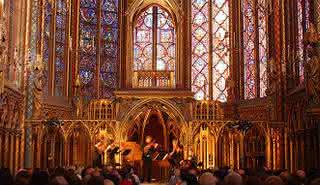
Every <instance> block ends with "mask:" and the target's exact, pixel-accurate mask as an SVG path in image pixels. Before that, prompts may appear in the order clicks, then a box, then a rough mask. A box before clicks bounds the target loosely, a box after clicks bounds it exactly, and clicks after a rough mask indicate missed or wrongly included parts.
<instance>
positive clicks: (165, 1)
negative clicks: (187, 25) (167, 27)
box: [123, 0, 185, 88]
mask: <svg viewBox="0 0 320 185" xmlns="http://www.w3.org/2000/svg"><path fill="white" fill-rule="evenodd" d="M152 5H157V6H160V7H162V8H163V9H164V10H165V11H167V12H168V13H169V14H170V16H171V17H172V19H173V21H174V22H175V25H174V26H175V32H176V53H175V55H176V59H175V60H176V62H175V63H176V84H180V83H181V84H183V83H184V82H183V81H182V79H181V74H183V70H184V69H185V67H184V66H182V63H183V62H182V59H183V58H184V52H185V51H184V50H183V49H182V48H183V42H184V40H183V35H182V34H179V33H182V32H183V31H182V28H183V24H184V21H183V11H182V9H181V7H180V5H179V4H178V3H177V2H176V1H175V0H135V1H133V2H132V3H131V4H130V5H129V7H128V9H127V11H126V16H127V20H126V22H125V24H124V25H125V28H126V30H127V31H126V33H124V34H125V35H126V39H127V41H126V42H127V43H126V47H125V49H124V50H125V52H126V56H125V64H124V66H123V68H125V69H126V73H125V74H124V75H125V76H126V77H125V79H132V78H133V71H132V69H133V61H134V51H133V50H134V36H133V35H134V34H133V32H134V26H135V25H134V22H135V18H136V16H137V15H138V16H139V15H140V13H141V12H143V11H144V10H145V9H146V8H148V7H150V6H152ZM180 64H181V65H180ZM132 83H133V82H132V80H128V81H127V84H126V86H128V87H130V88H131V87H132Z"/></svg>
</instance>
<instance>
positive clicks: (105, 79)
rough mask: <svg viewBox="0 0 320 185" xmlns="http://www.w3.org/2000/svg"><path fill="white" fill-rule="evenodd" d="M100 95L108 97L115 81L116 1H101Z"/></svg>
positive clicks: (116, 46) (116, 58)
mask: <svg viewBox="0 0 320 185" xmlns="http://www.w3.org/2000/svg"><path fill="white" fill-rule="evenodd" d="M101 46H102V51H101V61H100V63H101V64H100V81H101V83H100V84H101V85H100V96H101V97H103V98H110V97H111V96H112V92H113V91H114V89H115V88H116V83H117V76H116V74H117V73H116V72H117V61H118V54H117V53H118V1H115V0H103V1H102V22H101Z"/></svg>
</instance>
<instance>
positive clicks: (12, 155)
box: [9, 133, 15, 173]
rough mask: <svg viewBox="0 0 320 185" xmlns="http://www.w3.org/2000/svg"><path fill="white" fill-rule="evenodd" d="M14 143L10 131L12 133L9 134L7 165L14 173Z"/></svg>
mask: <svg viewBox="0 0 320 185" xmlns="http://www.w3.org/2000/svg"><path fill="white" fill-rule="evenodd" d="M14 144H15V140H14V135H13V133H12V135H10V148H9V158H10V161H9V163H10V164H9V167H10V169H11V170H12V172H13V173H15V171H14V160H15V152H14Z"/></svg>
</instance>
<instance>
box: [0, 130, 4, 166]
mask: <svg viewBox="0 0 320 185" xmlns="http://www.w3.org/2000/svg"><path fill="white" fill-rule="evenodd" d="M2 135H3V133H2V131H0V146H3V144H4V142H3V140H2ZM2 153H3V147H0V167H2V165H3V159H2V157H3V155H2Z"/></svg>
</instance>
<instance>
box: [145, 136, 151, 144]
mask: <svg viewBox="0 0 320 185" xmlns="http://www.w3.org/2000/svg"><path fill="white" fill-rule="evenodd" d="M151 142H152V137H151V136H147V137H146V143H147V144H149V143H151Z"/></svg>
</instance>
